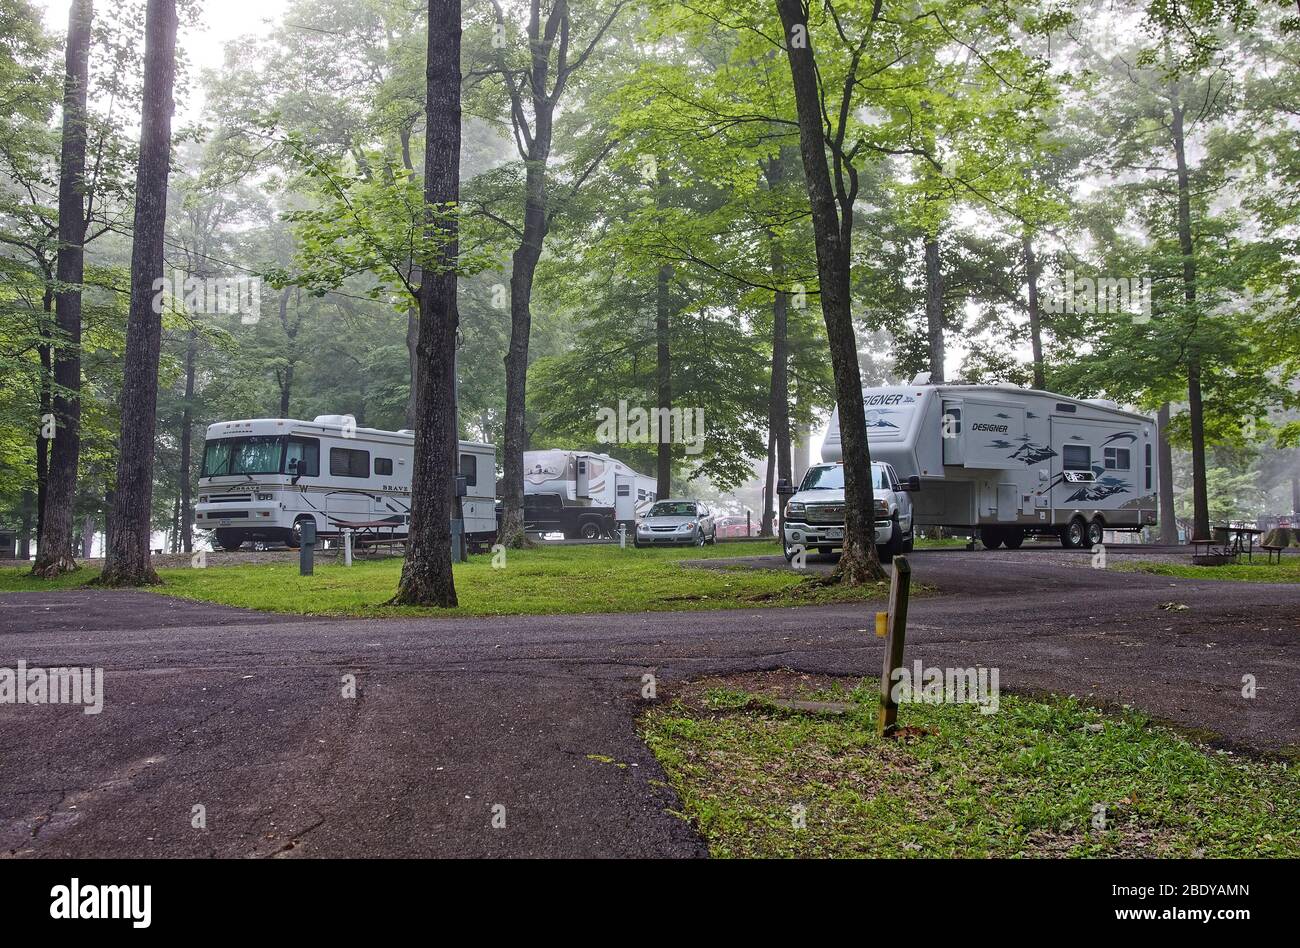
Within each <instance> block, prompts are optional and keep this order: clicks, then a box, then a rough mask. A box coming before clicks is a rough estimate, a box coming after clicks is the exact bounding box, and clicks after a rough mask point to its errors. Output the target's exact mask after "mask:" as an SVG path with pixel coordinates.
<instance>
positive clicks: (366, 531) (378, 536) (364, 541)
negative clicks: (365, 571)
mask: <svg viewBox="0 0 1300 948" xmlns="http://www.w3.org/2000/svg"><path fill="white" fill-rule="evenodd" d="M334 524H335V526H337V527H338V528H339V531H340V532H342V531H343V530H351V531H352V550H353V552H354V553H356V554H357V555H358V556H360V555H364V554H365V553H366V552H367V551H369V552H372V553H373V552H375V551H376V550H378V548H379V547H381V546H387V547H388V548H389V550H390V551H391V550H392V548H393V547H395V546H400V547H401V548H402V549H403V550H405V549H406V523H405V521H395V520H335V521H334ZM399 529H400V530H401V536H398V530H399Z"/></svg>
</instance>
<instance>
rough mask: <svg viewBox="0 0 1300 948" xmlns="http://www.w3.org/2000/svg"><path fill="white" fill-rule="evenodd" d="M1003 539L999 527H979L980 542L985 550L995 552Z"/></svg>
mask: <svg viewBox="0 0 1300 948" xmlns="http://www.w3.org/2000/svg"><path fill="white" fill-rule="evenodd" d="M1005 539H1006V537H1005V536H1004V535H1003V533H1002V529H1001V528H1000V527H980V542H981V543H983V544H984V549H986V550H996V549H997V548H998V547H1000V546H1001V545H1002V543H1003V541H1004V540H1005Z"/></svg>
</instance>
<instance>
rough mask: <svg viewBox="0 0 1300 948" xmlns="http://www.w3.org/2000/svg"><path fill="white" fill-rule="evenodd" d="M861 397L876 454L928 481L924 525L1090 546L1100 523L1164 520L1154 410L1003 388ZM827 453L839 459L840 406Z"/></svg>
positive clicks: (894, 389) (1001, 540) (996, 538)
mask: <svg viewBox="0 0 1300 948" xmlns="http://www.w3.org/2000/svg"><path fill="white" fill-rule="evenodd" d="M862 395H863V401H864V403H865V407H866V413H867V441H868V444H869V446H870V448H871V459H872V460H873V461H886V462H888V463H890V464H892V465H893V466H894V468H895V469H896V470H897V471H898V475H899V476H900V477H902V478H908V477H911V476H914V475H915V476H917V477H920V479H921V482H922V484H923V487H922V490H921V491H920V492H919V493H917V494H916V495H915V496H914V498H913V503H914V512H915V517H916V523H917V524H918V525H919V526H943V527H950V528H953V529H954V530H956V531H958V532H970V533H976V532H977V533H978V534H979V536H980V540H981V541H982V542H983V544H984V545H985V546H987V547H989V548H994V547H997V546H1001V545H1006V546H1007V547H1008V548H1011V549H1015V548H1016V547H1018V546H1020V544H1021V543H1022V542H1023V541H1024V538H1025V537H1026V536H1045V535H1051V536H1056V537H1059V538H1060V539H1061V543H1062V545H1064V546H1067V547H1082V546H1085V545H1088V546H1090V545H1092V544H1095V543H1099V542H1101V538H1102V531H1103V530H1139V529H1141V528H1142V527H1143V526H1146V525H1149V524H1154V523H1155V522H1156V491H1157V484H1156V471H1157V465H1156V451H1157V440H1156V438H1157V432H1156V425H1155V422H1154V420H1153V419H1151V418H1148V417H1146V416H1145V415H1138V414H1134V413H1133V412H1128V411H1123V410H1121V409H1120V408H1118V407H1117V406H1116V405H1115V404H1114V403H1113V402H1108V401H1104V400H1101V399H1085V400H1080V399H1075V398H1067V397H1066V396H1063V395H1055V394H1053V393H1051V392H1041V391H1036V390H1033V389H1021V388H1015V387H1012V386H1001V385H899V386H889V387H884V388H872V389H866V390H864V391H863V393H862ZM822 457H823V458H824V459H825V460H827V461H838V460H841V451H840V423H839V412H838V410H837V411H836V412H835V413H834V414H833V415H832V416H831V422H830V427H829V429H828V430H827V433H826V441H825V443H824V444H823V445H822Z"/></svg>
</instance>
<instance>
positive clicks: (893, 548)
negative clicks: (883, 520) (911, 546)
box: [888, 514, 904, 559]
mask: <svg viewBox="0 0 1300 948" xmlns="http://www.w3.org/2000/svg"><path fill="white" fill-rule="evenodd" d="M888 550H889V557H890V559H893V558H894V557H895V556H898V555H899V554H900V553H902V552H903V550H904V547H903V531H902V529H901V528H900V527H899V526H898V515H897V514H895V515H894V516H893V518H892V519H891V526H890V530H889V545H888Z"/></svg>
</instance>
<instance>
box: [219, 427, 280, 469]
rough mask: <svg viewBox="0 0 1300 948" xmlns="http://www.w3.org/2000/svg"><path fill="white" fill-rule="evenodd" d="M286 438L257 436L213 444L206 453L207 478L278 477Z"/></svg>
mask: <svg viewBox="0 0 1300 948" xmlns="http://www.w3.org/2000/svg"><path fill="white" fill-rule="evenodd" d="M283 452H284V438H280V437H274V436H254V437H249V438H221V439H219V440H217V441H209V442H208V443H207V446H206V447H205V449H204V451H203V471H202V476H203V477H222V476H224V475H227V474H278V473H280V462H281V455H282V454H283Z"/></svg>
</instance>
